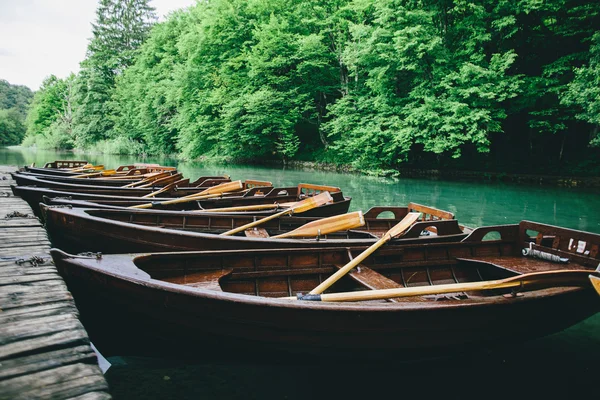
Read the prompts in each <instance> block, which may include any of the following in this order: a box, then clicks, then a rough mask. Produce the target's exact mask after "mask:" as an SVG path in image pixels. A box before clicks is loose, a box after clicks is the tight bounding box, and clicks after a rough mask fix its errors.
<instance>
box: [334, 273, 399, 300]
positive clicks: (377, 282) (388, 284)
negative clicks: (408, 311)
mask: <svg viewBox="0 0 600 400" xmlns="http://www.w3.org/2000/svg"><path fill="white" fill-rule="evenodd" d="M336 268H338V269H342V268H343V265H336ZM348 276H349V277H350V278H352V279H354V280H355V281H357V282H358V283H360V284H361V285H363V286H365V287H366V288H368V289H372V290H382V289H395V288H401V287H403V286H402V285H401V284H399V283H397V282H396V281H393V280H391V279H389V278H387V277H386V276H383V275H381V274H380V273H379V272H376V271H373V270H372V269H371V268H369V267H367V266H365V265H358V266H357V267H356V269H354V270H352V271H350V272H349V273H348ZM385 300H389V301H391V302H397V301H398V300H397V299H395V298H386V299H385Z"/></svg>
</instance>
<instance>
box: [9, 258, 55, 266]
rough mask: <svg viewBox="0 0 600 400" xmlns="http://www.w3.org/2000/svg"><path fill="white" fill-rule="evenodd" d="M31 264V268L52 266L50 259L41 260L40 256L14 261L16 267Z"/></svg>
mask: <svg viewBox="0 0 600 400" xmlns="http://www.w3.org/2000/svg"><path fill="white" fill-rule="evenodd" d="M27 263H29V264H31V266H33V267H38V266H41V265H50V264H52V259H51V258H43V257H40V256H32V257H30V258H27V259H25V258H20V259H18V260H16V261H15V264H17V265H23V264H27Z"/></svg>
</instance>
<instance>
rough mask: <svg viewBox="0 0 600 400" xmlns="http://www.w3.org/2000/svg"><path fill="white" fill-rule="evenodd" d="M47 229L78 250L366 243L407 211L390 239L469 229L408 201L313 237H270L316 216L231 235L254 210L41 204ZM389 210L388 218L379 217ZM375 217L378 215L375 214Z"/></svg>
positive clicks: (440, 237)
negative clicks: (403, 226)
mask: <svg viewBox="0 0 600 400" xmlns="http://www.w3.org/2000/svg"><path fill="white" fill-rule="evenodd" d="M41 207H42V213H43V214H44V220H45V221H46V230H47V231H48V234H49V236H50V239H51V241H52V244H53V246H54V247H58V248H60V249H63V250H65V251H69V252H73V253H79V252H86V251H94V252H102V253H128V252H143V251H185V250H217V249H261V248H297V247H339V246H369V245H371V244H373V243H374V242H376V241H377V240H378V239H379V238H380V237H381V235H382V234H383V233H385V232H387V231H388V230H389V229H390V228H391V227H392V226H394V225H396V224H397V223H398V222H400V221H401V220H402V219H403V218H404V217H405V216H406V215H407V214H408V213H409V212H415V211H416V212H420V213H422V214H421V218H420V222H417V223H415V224H413V225H412V226H411V228H410V229H409V230H408V231H407V232H406V233H405V234H404V235H403V236H402V238H399V239H396V240H394V241H393V244H406V243H421V242H434V241H460V240H462V239H464V238H465V237H466V236H467V234H468V233H470V231H471V230H470V229H469V228H465V227H462V226H460V225H459V224H458V221H457V220H456V219H454V215H453V214H452V213H450V212H447V211H443V210H438V209H435V208H432V207H427V206H423V205H420V204H416V203H410V204H408V206H406V207H373V208H371V209H370V210H368V211H367V212H366V213H365V214H364V226H362V227H357V228H355V229H351V230H344V231H341V232H335V233H330V234H325V235H320V236H318V237H315V236H316V235H315V236H313V237H308V238H307V237H301V238H273V236H276V235H281V234H285V233H288V232H290V231H292V230H294V229H297V228H299V227H300V226H303V225H305V224H307V223H309V222H312V221H315V220H317V219H319V218H310V217H303V214H298V216H293V217H281V218H277V219H273V220H270V221H267V222H265V223H263V224H261V225H259V226H258V227H257V228H253V229H250V230H247V231H245V232H244V231H242V232H240V233H237V234H235V235H232V236H223V235H220V234H222V233H223V232H225V231H228V230H230V229H234V228H237V227H240V226H243V225H246V224H248V223H251V222H253V221H255V220H256V219H257V218H256V216H254V215H235V214H229V215H227V214H220V213H208V212H201V213H198V212H181V211H159V210H135V209H127V210H105V209H83V208H69V207H60V206H59V207H52V206H50V207H48V206H45V205H43V204H42V205H41ZM386 214H387V215H389V216H390V217H388V218H381V217H385V216H386ZM378 217H379V218H378Z"/></svg>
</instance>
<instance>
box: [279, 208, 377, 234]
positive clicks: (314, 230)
mask: <svg viewBox="0 0 600 400" xmlns="http://www.w3.org/2000/svg"><path fill="white" fill-rule="evenodd" d="M364 225H365V218H364V217H363V213H362V211H356V212H352V213H348V214H342V215H334V216H333V217H327V218H321V219H318V220H316V221H311V222H309V223H307V224H304V225H302V226H301V227H299V228H296V229H294V230H293V231H289V232H286V233H282V234H281V235H277V236H272V237H273V238H274V239H283V238H293V237H309V236H321V235H327V234H328V233H332V232H339V231H347V230H349V229H354V228H358V227H359V226H364Z"/></svg>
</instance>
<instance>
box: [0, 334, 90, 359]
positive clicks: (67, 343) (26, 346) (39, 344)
mask: <svg viewBox="0 0 600 400" xmlns="http://www.w3.org/2000/svg"><path fill="white" fill-rule="evenodd" d="M85 344H87V345H89V344H90V339H89V338H88V335H87V332H86V331H85V330H84V329H83V328H76V327H70V328H69V329H65V330H62V331H59V332H54V333H51V334H47V335H44V336H37V337H30V338H22V339H21V340H18V341H14V342H11V343H10V345H9V346H6V345H0V360H3V359H5V358H9V357H16V356H19V355H27V354H34V353H40V352H42V351H48V350H52V349H57V348H66V347H73V346H79V345H85Z"/></svg>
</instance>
